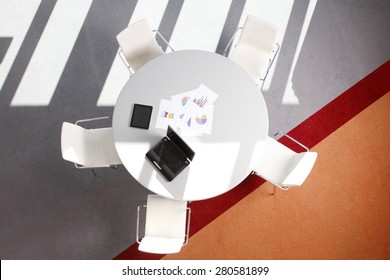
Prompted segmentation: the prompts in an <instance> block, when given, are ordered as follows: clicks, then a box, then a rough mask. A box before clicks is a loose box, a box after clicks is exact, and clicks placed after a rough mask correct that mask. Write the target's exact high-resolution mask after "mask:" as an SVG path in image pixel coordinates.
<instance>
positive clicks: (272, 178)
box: [254, 137, 317, 188]
mask: <svg viewBox="0 0 390 280" xmlns="http://www.w3.org/2000/svg"><path fill="white" fill-rule="evenodd" d="M316 158H317V153H315V152H303V153H296V152H294V151H293V150H290V149H289V148H288V147H286V146H285V145H283V144H282V143H280V142H278V141H277V140H275V139H273V138H271V137H267V139H266V149H265V150H264V152H263V154H262V156H261V160H260V161H259V163H258V165H257V166H256V167H255V169H254V171H255V172H256V173H257V174H258V175H259V176H261V177H262V178H263V179H265V180H267V181H269V182H271V183H273V184H274V185H277V186H279V187H282V188H283V187H287V186H300V185H301V184H302V183H303V182H304V181H305V179H306V178H307V176H308V175H309V173H310V171H311V169H312V168H313V166H314V163H315V161H316Z"/></svg>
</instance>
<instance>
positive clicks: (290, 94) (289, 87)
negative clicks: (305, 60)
mask: <svg viewBox="0 0 390 280" xmlns="http://www.w3.org/2000/svg"><path fill="white" fill-rule="evenodd" d="M316 5H317V0H310V3H309V7H308V8H307V12H306V16H305V19H304V22H303V26H302V30H301V34H300V35H299V41H298V45H297V48H296V49H295V54H294V59H293V63H292V65H291V69H290V73H289V75H288V79H287V84H286V88H285V89H284V93H283V99H282V104H285V105H299V99H298V97H297V96H296V94H295V91H294V88H293V84H292V78H293V75H294V70H295V66H296V64H297V61H298V58H299V54H300V53H301V50H302V45H303V42H304V40H305V37H306V33H307V29H308V28H309V25H310V21H311V18H312V16H313V13H314V9H315V7H316Z"/></svg>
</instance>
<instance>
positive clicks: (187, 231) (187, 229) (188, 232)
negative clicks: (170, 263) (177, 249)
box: [136, 204, 191, 246]
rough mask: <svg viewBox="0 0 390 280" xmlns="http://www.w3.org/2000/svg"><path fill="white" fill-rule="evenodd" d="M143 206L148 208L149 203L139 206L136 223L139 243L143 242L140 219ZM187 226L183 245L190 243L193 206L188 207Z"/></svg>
mask: <svg viewBox="0 0 390 280" xmlns="http://www.w3.org/2000/svg"><path fill="white" fill-rule="evenodd" d="M141 208H144V209H145V210H146V208H148V206H147V205H145V204H144V205H141V206H138V207H137V224H136V241H137V243H138V244H141V239H140V238H139V220H140V212H141ZM186 210H187V227H186V232H185V236H184V243H183V245H182V246H186V245H187V244H188V239H189V234H190V224H191V208H189V207H187V208H186Z"/></svg>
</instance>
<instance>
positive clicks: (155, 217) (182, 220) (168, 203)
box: [138, 195, 187, 254]
mask: <svg viewBox="0 0 390 280" xmlns="http://www.w3.org/2000/svg"><path fill="white" fill-rule="evenodd" d="M186 221H187V202H186V201H179V200H172V199H168V198H164V197H161V196H158V195H149V196H148V201H147V208H146V221H145V237H144V238H142V240H141V243H140V246H139V248H138V249H139V250H140V251H144V252H151V253H161V254H169V253H177V252H179V251H180V250H181V247H182V246H183V243H184V241H185V237H186V228H187V227H186Z"/></svg>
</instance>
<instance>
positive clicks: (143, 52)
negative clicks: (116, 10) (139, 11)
mask: <svg viewBox="0 0 390 280" xmlns="http://www.w3.org/2000/svg"><path fill="white" fill-rule="evenodd" d="M153 32H156V34H157V35H159V36H160V38H161V39H162V40H163V41H164V42H165V43H166V44H167V46H168V47H169V48H170V49H171V51H174V50H173V49H172V47H171V46H170V45H169V44H168V42H167V40H165V38H164V37H163V36H162V35H161V34H160V32H158V30H152V29H151V28H150V26H149V23H148V21H147V20H146V19H141V20H139V21H137V22H135V23H133V24H131V25H130V26H128V27H127V28H126V29H124V30H122V31H121V32H120V33H119V34H118V35H117V36H116V39H117V41H118V44H119V46H120V49H119V56H120V57H121V59H122V60H123V62H124V63H125V65H126V66H127V68H128V69H129V71H130V73H131V74H133V73H134V72H135V71H137V70H138V69H139V68H140V67H141V66H142V65H144V64H145V63H146V62H148V61H150V60H152V59H153V58H155V57H157V56H159V55H162V54H164V51H163V50H162V49H161V47H160V46H159V45H158V43H157V41H156V37H155V35H154V34H153Z"/></svg>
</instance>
